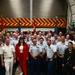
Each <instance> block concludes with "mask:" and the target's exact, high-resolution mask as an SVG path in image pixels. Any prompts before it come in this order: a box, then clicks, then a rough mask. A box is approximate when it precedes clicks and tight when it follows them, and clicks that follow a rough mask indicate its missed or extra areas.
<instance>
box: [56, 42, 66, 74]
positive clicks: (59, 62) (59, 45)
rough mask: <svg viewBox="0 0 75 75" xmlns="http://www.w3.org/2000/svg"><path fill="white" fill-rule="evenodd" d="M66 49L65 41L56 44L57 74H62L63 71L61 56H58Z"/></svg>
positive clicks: (62, 54)
mask: <svg viewBox="0 0 75 75" xmlns="http://www.w3.org/2000/svg"><path fill="white" fill-rule="evenodd" d="M66 49H67V45H66V42H64V43H62V42H60V43H58V44H57V50H58V53H59V55H58V58H57V63H58V72H59V75H63V72H62V64H63V58H61V57H59V56H64V52H65V50H66Z"/></svg>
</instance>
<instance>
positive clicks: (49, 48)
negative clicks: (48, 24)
mask: <svg viewBox="0 0 75 75" xmlns="http://www.w3.org/2000/svg"><path fill="white" fill-rule="evenodd" d="M46 50H47V60H48V63H47V75H52V72H53V66H54V57H53V56H54V54H55V52H57V48H56V46H55V45H52V44H51V45H50V46H47V49H46Z"/></svg>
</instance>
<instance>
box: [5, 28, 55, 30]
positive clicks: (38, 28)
mask: <svg viewBox="0 0 75 75" xmlns="http://www.w3.org/2000/svg"><path fill="white" fill-rule="evenodd" d="M17 29H18V28H6V30H8V31H16V30H17ZM28 30H30V31H33V28H21V31H28ZM39 30H41V31H49V30H51V31H54V28H36V31H39Z"/></svg>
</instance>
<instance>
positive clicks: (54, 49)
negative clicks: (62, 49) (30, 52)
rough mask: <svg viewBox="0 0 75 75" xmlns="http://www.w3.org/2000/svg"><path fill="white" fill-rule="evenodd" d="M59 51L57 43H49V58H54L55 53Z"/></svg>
mask: <svg viewBox="0 0 75 75" xmlns="http://www.w3.org/2000/svg"><path fill="white" fill-rule="evenodd" d="M56 51H57V48H56V46H55V45H52V44H51V45H50V46H48V45H47V58H52V56H53V54H54V53H55V52H56Z"/></svg>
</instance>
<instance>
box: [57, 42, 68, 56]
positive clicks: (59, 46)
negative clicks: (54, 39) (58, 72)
mask: <svg viewBox="0 0 75 75" xmlns="http://www.w3.org/2000/svg"><path fill="white" fill-rule="evenodd" d="M67 48H68V47H67V46H66V43H65V42H64V43H62V42H60V43H58V44H57V50H58V52H59V54H61V55H63V54H64V52H65V50H66V49H67Z"/></svg>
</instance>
